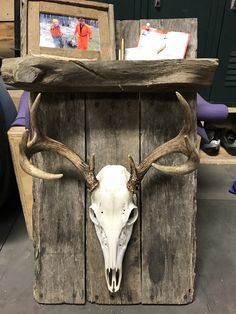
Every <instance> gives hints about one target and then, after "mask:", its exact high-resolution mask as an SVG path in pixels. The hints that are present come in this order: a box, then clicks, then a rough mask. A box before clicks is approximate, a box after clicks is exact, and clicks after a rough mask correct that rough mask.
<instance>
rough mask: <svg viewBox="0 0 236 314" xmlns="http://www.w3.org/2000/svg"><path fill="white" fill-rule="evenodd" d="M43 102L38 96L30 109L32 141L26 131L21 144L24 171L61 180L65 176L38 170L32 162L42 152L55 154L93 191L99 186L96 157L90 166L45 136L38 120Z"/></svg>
mask: <svg viewBox="0 0 236 314" xmlns="http://www.w3.org/2000/svg"><path fill="white" fill-rule="evenodd" d="M40 100H41V94H38V96H37V97H36V99H35V101H34V103H33V104H32V106H31V109H30V123H31V130H32V139H31V140H30V139H29V130H26V131H25V132H24V134H23V136H22V140H21V143H20V165H21V167H22V168H23V170H24V171H25V172H26V173H28V174H29V175H31V176H34V177H37V178H41V179H46V180H53V179H59V178H61V177H62V176H63V174H52V173H49V172H45V171H43V170H40V169H38V168H36V167H35V166H34V165H33V164H32V163H31V162H30V158H31V157H32V156H33V155H34V154H35V153H38V152H41V151H51V152H55V153H57V154H59V155H61V156H63V157H65V158H67V159H68V160H69V161H70V162H72V163H73V165H74V166H75V167H76V168H77V169H78V171H79V173H80V174H81V176H82V177H83V179H84V180H85V182H86V184H87V187H88V189H89V191H93V190H94V189H95V188H96V187H97V186H98V180H97V178H96V176H95V173H94V168H95V157H94V155H93V156H92V162H91V164H90V165H88V164H86V163H85V162H84V161H83V160H82V158H81V157H80V156H79V155H78V154H76V153H75V152H74V151H73V150H71V149H70V148H68V147H67V146H65V145H64V144H62V143H60V142H58V141H55V140H53V139H51V138H49V137H48V136H46V135H44V134H43V132H42V130H41V129H40V127H39V124H38V120H37V111H38V107H39V104H40Z"/></svg>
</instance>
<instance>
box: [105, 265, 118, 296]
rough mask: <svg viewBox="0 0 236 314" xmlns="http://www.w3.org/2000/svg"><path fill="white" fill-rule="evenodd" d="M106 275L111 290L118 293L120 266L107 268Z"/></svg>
mask: <svg viewBox="0 0 236 314" xmlns="http://www.w3.org/2000/svg"><path fill="white" fill-rule="evenodd" d="M105 275H106V281H107V286H108V289H109V291H110V292H112V293H116V292H117V291H118V290H119V289H120V283H121V270H120V269H119V268H117V269H111V268H107V269H106V274H105Z"/></svg>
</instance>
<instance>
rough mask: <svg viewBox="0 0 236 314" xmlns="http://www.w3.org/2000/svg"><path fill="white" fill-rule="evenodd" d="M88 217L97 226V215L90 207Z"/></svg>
mask: <svg viewBox="0 0 236 314" xmlns="http://www.w3.org/2000/svg"><path fill="white" fill-rule="evenodd" d="M89 216H90V219H91V220H92V222H93V223H94V224H95V225H98V220H97V215H96V213H95V211H94V209H93V208H92V207H89Z"/></svg>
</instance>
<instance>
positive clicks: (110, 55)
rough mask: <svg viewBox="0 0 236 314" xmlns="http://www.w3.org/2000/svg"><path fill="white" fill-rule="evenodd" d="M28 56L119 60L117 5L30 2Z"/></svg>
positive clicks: (79, 2)
mask: <svg viewBox="0 0 236 314" xmlns="http://www.w3.org/2000/svg"><path fill="white" fill-rule="evenodd" d="M27 16H28V19H27V21H28V23H27V25H28V31H27V34H28V35H27V44H28V45H27V52H26V53H27V54H30V55H39V54H40V55H55V56H60V57H67V58H78V59H83V60H115V59H116V56H115V28H114V11H113V5H111V4H107V3H99V2H93V1H85V0H83V1H76V0H74V1H73V0H69V1H68V0H66V1H61V0H57V1H56V0H47V1H34V0H30V1H28V15H27Z"/></svg>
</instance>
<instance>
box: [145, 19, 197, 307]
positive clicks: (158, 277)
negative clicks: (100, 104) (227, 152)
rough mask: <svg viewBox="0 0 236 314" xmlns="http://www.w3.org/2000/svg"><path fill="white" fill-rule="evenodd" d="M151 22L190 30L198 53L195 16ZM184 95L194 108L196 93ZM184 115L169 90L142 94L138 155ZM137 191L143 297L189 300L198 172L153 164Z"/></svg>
mask: <svg viewBox="0 0 236 314" xmlns="http://www.w3.org/2000/svg"><path fill="white" fill-rule="evenodd" d="M142 22H143V24H144V25H145V24H146V22H147V21H145V20H144V21H141V22H140V26H141V25H142V24H141V23H142ZM149 22H150V24H151V25H152V26H153V27H157V28H164V29H168V30H176V31H184V32H190V34H191V37H190V38H191V40H190V45H189V48H188V51H187V56H188V57H192V58H193V57H195V56H196V50H197V24H196V19H190V20H188V23H187V22H186V20H182V19H180V20H179V19H177V20H156V21H155V20H150V21H149ZM190 91H191V89H189V92H190ZM184 96H185V97H186V99H187V100H188V102H189V103H190V105H191V106H192V110H195V101H196V100H195V98H196V94H194V93H192V94H191V93H190V94H189V93H188V94H186V95H184ZM182 116H183V114H182V112H181V109H180V107H179V105H178V101H177V100H176V97H175V96H174V95H173V94H169V93H165V94H156V95H154V94H152V95H144V94H143V95H142V96H141V143H140V145H141V158H142V157H143V156H145V155H146V154H147V153H148V152H149V151H151V150H152V149H153V148H154V147H156V146H159V145H160V144H162V143H163V142H166V141H167V140H169V139H170V138H173V137H174V136H175V135H176V134H177V133H178V132H179V130H180V128H181V126H182V125H183V120H182ZM192 134H193V136H194V134H195V130H192ZM174 158H175V159H174V160H175V164H178V163H181V162H183V156H180V155H177V154H175V156H174ZM172 160H173V157H172V156H167V157H165V158H163V161H162V162H163V163H167V164H170V163H171V161H172ZM141 191H142V193H141V199H142V228H141V229H142V303H148V304H157V303H159V304H186V303H189V302H191V301H192V300H193V293H194V279H195V259H196V234H195V217H196V174H195V173H191V174H189V175H185V176H166V175H163V174H160V173H158V172H157V171H155V170H153V169H152V170H151V171H149V173H148V174H147V175H146V177H145V179H144V181H143V183H142V190H141Z"/></svg>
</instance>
